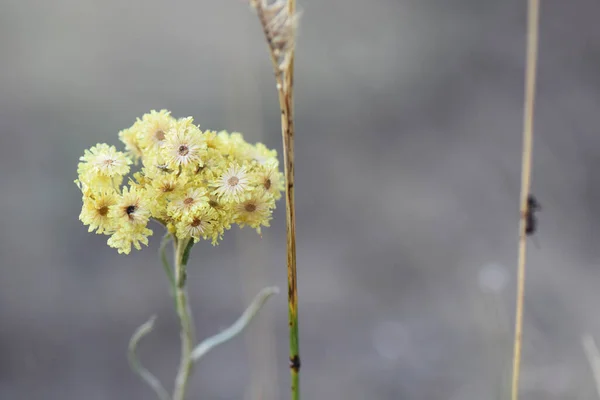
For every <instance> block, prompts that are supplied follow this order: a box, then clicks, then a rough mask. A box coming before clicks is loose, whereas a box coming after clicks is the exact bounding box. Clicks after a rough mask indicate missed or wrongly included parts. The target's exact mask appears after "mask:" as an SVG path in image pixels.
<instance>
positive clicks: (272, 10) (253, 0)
mask: <svg viewBox="0 0 600 400" xmlns="http://www.w3.org/2000/svg"><path fill="white" fill-rule="evenodd" d="M249 3H250V5H251V6H252V7H253V8H254V9H255V10H256V13H257V14H258V18H259V20H260V23H261V25H262V27H263V31H264V33H265V38H266V39H267V43H268V44H269V50H270V51H271V54H272V55H273V58H274V59H275V60H276V62H277V68H279V71H284V70H285V69H286V68H287V66H288V65H289V62H290V60H291V58H292V54H293V50H294V41H295V37H296V29H297V27H298V19H299V16H300V14H299V13H293V14H291V13H290V9H289V5H288V1H287V0H275V1H273V2H269V1H268V0H250V1H249Z"/></svg>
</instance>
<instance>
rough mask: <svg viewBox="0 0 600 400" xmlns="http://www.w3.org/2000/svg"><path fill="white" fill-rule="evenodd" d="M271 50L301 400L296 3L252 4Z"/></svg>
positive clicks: (293, 362)
mask: <svg viewBox="0 0 600 400" xmlns="http://www.w3.org/2000/svg"><path fill="white" fill-rule="evenodd" d="M249 3H250V5H251V6H252V7H253V8H254V9H255V10H256V13H257V15H258V19H259V20H260V24H261V26H262V28H263V32H264V34H265V39H266V41H267V44H268V46H269V54H270V56H271V62H272V64H273V70H274V72H275V80H276V83H277V94H278V98H279V108H280V111H281V134H282V138H283V158H284V164H285V181H286V186H285V195H286V226H287V271H288V307H289V312H288V315H289V327H290V329H289V331H290V373H291V380H292V383H291V397H292V399H293V400H298V399H299V398H300V386H299V382H300V376H299V374H300V353H299V348H298V290H297V287H298V286H297V279H296V212H295V210H296V208H295V202H294V50H295V37H296V30H297V27H298V18H299V15H298V13H296V2H295V0H287V1H285V0H275V1H273V2H270V1H268V0H250V1H249Z"/></svg>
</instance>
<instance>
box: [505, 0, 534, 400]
mask: <svg viewBox="0 0 600 400" xmlns="http://www.w3.org/2000/svg"><path fill="white" fill-rule="evenodd" d="M539 8H540V5H539V0H529V3H528V21H527V61H526V63H527V64H526V77H525V104H524V113H523V114H524V117H523V159H522V166H521V220H520V226H519V260H518V271H517V304H516V313H515V314H516V316H515V337H514V353H513V374H512V385H511V399H512V400H518V398H519V373H520V367H521V347H522V336H523V301H524V297H525V258H526V245H527V233H526V215H527V213H528V207H529V205H528V201H527V198H528V196H529V190H530V187H531V154H532V148H533V112H534V105H535V81H536V67H537V52H538V31H539Z"/></svg>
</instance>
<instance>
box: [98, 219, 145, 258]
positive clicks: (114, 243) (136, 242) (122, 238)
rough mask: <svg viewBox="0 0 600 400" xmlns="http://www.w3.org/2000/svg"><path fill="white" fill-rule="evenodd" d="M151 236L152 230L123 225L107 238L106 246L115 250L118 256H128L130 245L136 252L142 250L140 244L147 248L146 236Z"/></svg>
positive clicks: (138, 226) (142, 226) (141, 226)
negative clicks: (123, 254)
mask: <svg viewBox="0 0 600 400" xmlns="http://www.w3.org/2000/svg"><path fill="white" fill-rule="evenodd" d="M151 235H152V230H151V229H148V228H146V226H145V225H125V226H121V227H120V228H119V230H117V231H116V232H115V233H113V235H112V236H111V237H109V238H108V241H107V244H108V245H109V246H110V247H114V248H116V249H117V250H118V251H119V254H122V253H125V254H129V253H130V252H131V245H132V244H133V246H134V247H135V248H136V249H138V250H141V249H142V246H141V244H143V245H145V246H148V236H151Z"/></svg>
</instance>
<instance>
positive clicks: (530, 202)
mask: <svg viewBox="0 0 600 400" xmlns="http://www.w3.org/2000/svg"><path fill="white" fill-rule="evenodd" d="M541 209H542V206H541V205H540V203H539V202H538V201H537V199H536V198H535V197H534V196H533V195H532V194H530V195H529V196H527V210H526V211H525V216H524V217H525V234H526V235H527V236H531V235H533V234H534V233H535V232H536V230H537V219H536V217H535V213H536V211H540V210H541Z"/></svg>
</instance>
